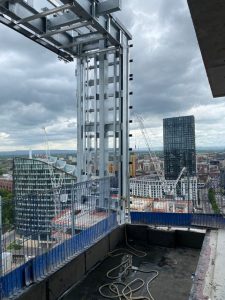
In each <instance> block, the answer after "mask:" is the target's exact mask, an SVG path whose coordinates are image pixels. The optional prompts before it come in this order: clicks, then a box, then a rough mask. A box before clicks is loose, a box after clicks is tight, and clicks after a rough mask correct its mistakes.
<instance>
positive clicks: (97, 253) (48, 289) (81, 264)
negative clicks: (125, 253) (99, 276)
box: [15, 226, 124, 300]
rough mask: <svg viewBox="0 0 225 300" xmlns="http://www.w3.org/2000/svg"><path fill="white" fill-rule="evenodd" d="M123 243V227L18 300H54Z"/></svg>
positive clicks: (28, 290)
mask: <svg viewBox="0 0 225 300" xmlns="http://www.w3.org/2000/svg"><path fill="white" fill-rule="evenodd" d="M123 241H124V226H120V227H118V228H116V229H115V230H113V231H112V232H111V233H110V234H108V235H107V236H105V237H104V238H102V239H101V240H100V241H98V242H97V243H96V244H94V245H93V246H91V247H89V248H88V249H86V251H84V252H83V253H81V254H79V255H78V256H77V257H75V258H74V259H72V260H70V261H69V262H68V263H67V264H65V265H64V266H62V267H61V268H59V269H58V270H56V271H55V272H54V273H53V274H51V275H49V276H48V277H47V278H45V279H43V280H42V281H40V282H38V283H35V284H33V285H31V286H30V287H29V288H27V289H26V290H24V291H23V293H22V294H21V295H19V296H17V297H16V298H15V299H18V300H31V299H32V300H55V299H58V298H59V297H60V296H61V295H62V294H63V293H65V292H66V291H67V290H69V289H70V288H71V287H72V286H74V285H75V284H77V283H78V282H79V281H80V280H81V279H83V277H84V276H85V275H86V274H87V273H88V272H89V271H90V270H91V269H92V268H93V267H94V266H95V265H96V264H97V263H99V262H101V261H102V260H104V258H106V256H107V255H108V253H109V252H110V251H111V250H113V249H115V248H116V246H117V245H118V244H120V243H122V242H123Z"/></svg>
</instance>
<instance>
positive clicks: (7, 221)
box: [0, 189, 14, 229]
mask: <svg viewBox="0 0 225 300" xmlns="http://www.w3.org/2000/svg"><path fill="white" fill-rule="evenodd" d="M0 196H1V197H2V224H3V226H4V228H5V229H10V228H11V227H12V226H13V224H14V207H13V199H12V193H11V192H9V191H7V190H5V189H0Z"/></svg>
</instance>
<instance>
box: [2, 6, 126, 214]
mask: <svg viewBox="0 0 225 300" xmlns="http://www.w3.org/2000/svg"><path fill="white" fill-rule="evenodd" d="M43 6H44V7H43ZM120 9H121V0H105V1H102V0H42V1H40V0H26V1H25V0H10V1H5V0H0V23H3V24H5V25H6V26H8V27H10V28H11V29H13V30H15V31H17V32H19V33H21V34H23V35H24V36H26V37H27V38H29V39H31V40H33V41H34V42H36V43H38V44H40V45H41V46H43V47H45V48H47V49H49V50H50V51H52V52H54V53H56V54H57V55H58V57H59V58H60V59H63V60H64V61H65V62H70V61H73V60H74V58H77V71H76V75H77V123H78V126H77V136H78V138H77V143H78V157H77V158H78V159H77V161H78V180H79V181H84V180H87V179H90V178H94V177H105V176H107V175H109V174H116V175H117V177H118V183H119V184H118V186H119V197H120V198H121V199H127V200H128V199H129V146H128V144H129V143H128V137H129V132H128V124H129V80H131V79H132V77H129V41H130V40H131V38H132V37H131V35H130V33H129V32H128V31H127V30H126V29H125V27H124V26H123V25H122V24H121V23H120V22H119V20H118V19H116V18H115V17H113V16H112V14H111V13H113V12H115V11H118V10H120ZM123 203H124V204H122V203H121V210H122V211H124V209H125V206H126V207H127V206H128V207H129V201H128V202H127V203H125V202H123Z"/></svg>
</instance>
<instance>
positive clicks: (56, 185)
mask: <svg viewBox="0 0 225 300" xmlns="http://www.w3.org/2000/svg"><path fill="white" fill-rule="evenodd" d="M42 129H43V131H44V135H45V143H46V159H47V162H48V170H49V174H50V179H51V185H52V192H53V201H54V205H55V217H56V216H57V215H58V214H59V212H60V210H61V205H60V192H61V188H62V185H63V181H64V179H65V173H64V172H61V173H60V175H59V177H58V178H56V176H55V172H54V168H53V162H52V161H51V159H50V158H51V156H50V148H49V141H48V136H47V131H46V128H45V127H42Z"/></svg>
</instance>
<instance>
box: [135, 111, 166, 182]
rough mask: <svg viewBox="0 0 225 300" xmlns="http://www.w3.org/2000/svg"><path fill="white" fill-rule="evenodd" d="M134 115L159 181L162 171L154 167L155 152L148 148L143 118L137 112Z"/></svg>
mask: <svg viewBox="0 0 225 300" xmlns="http://www.w3.org/2000/svg"><path fill="white" fill-rule="evenodd" d="M135 116H136V118H137V121H138V123H139V126H140V130H141V133H142V135H143V137H144V140H145V144H146V146H147V148H148V153H149V157H150V160H151V161H152V163H153V166H154V169H155V172H156V174H157V177H158V178H159V180H160V181H161V180H162V177H163V172H162V170H161V169H158V168H157V167H156V164H155V158H156V154H155V153H154V152H153V151H152V150H151V148H150V145H149V142H148V140H149V137H148V133H147V132H146V129H145V126H144V120H143V118H142V117H141V116H140V115H139V114H137V113H135ZM152 154H153V155H154V157H153V155H152Z"/></svg>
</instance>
